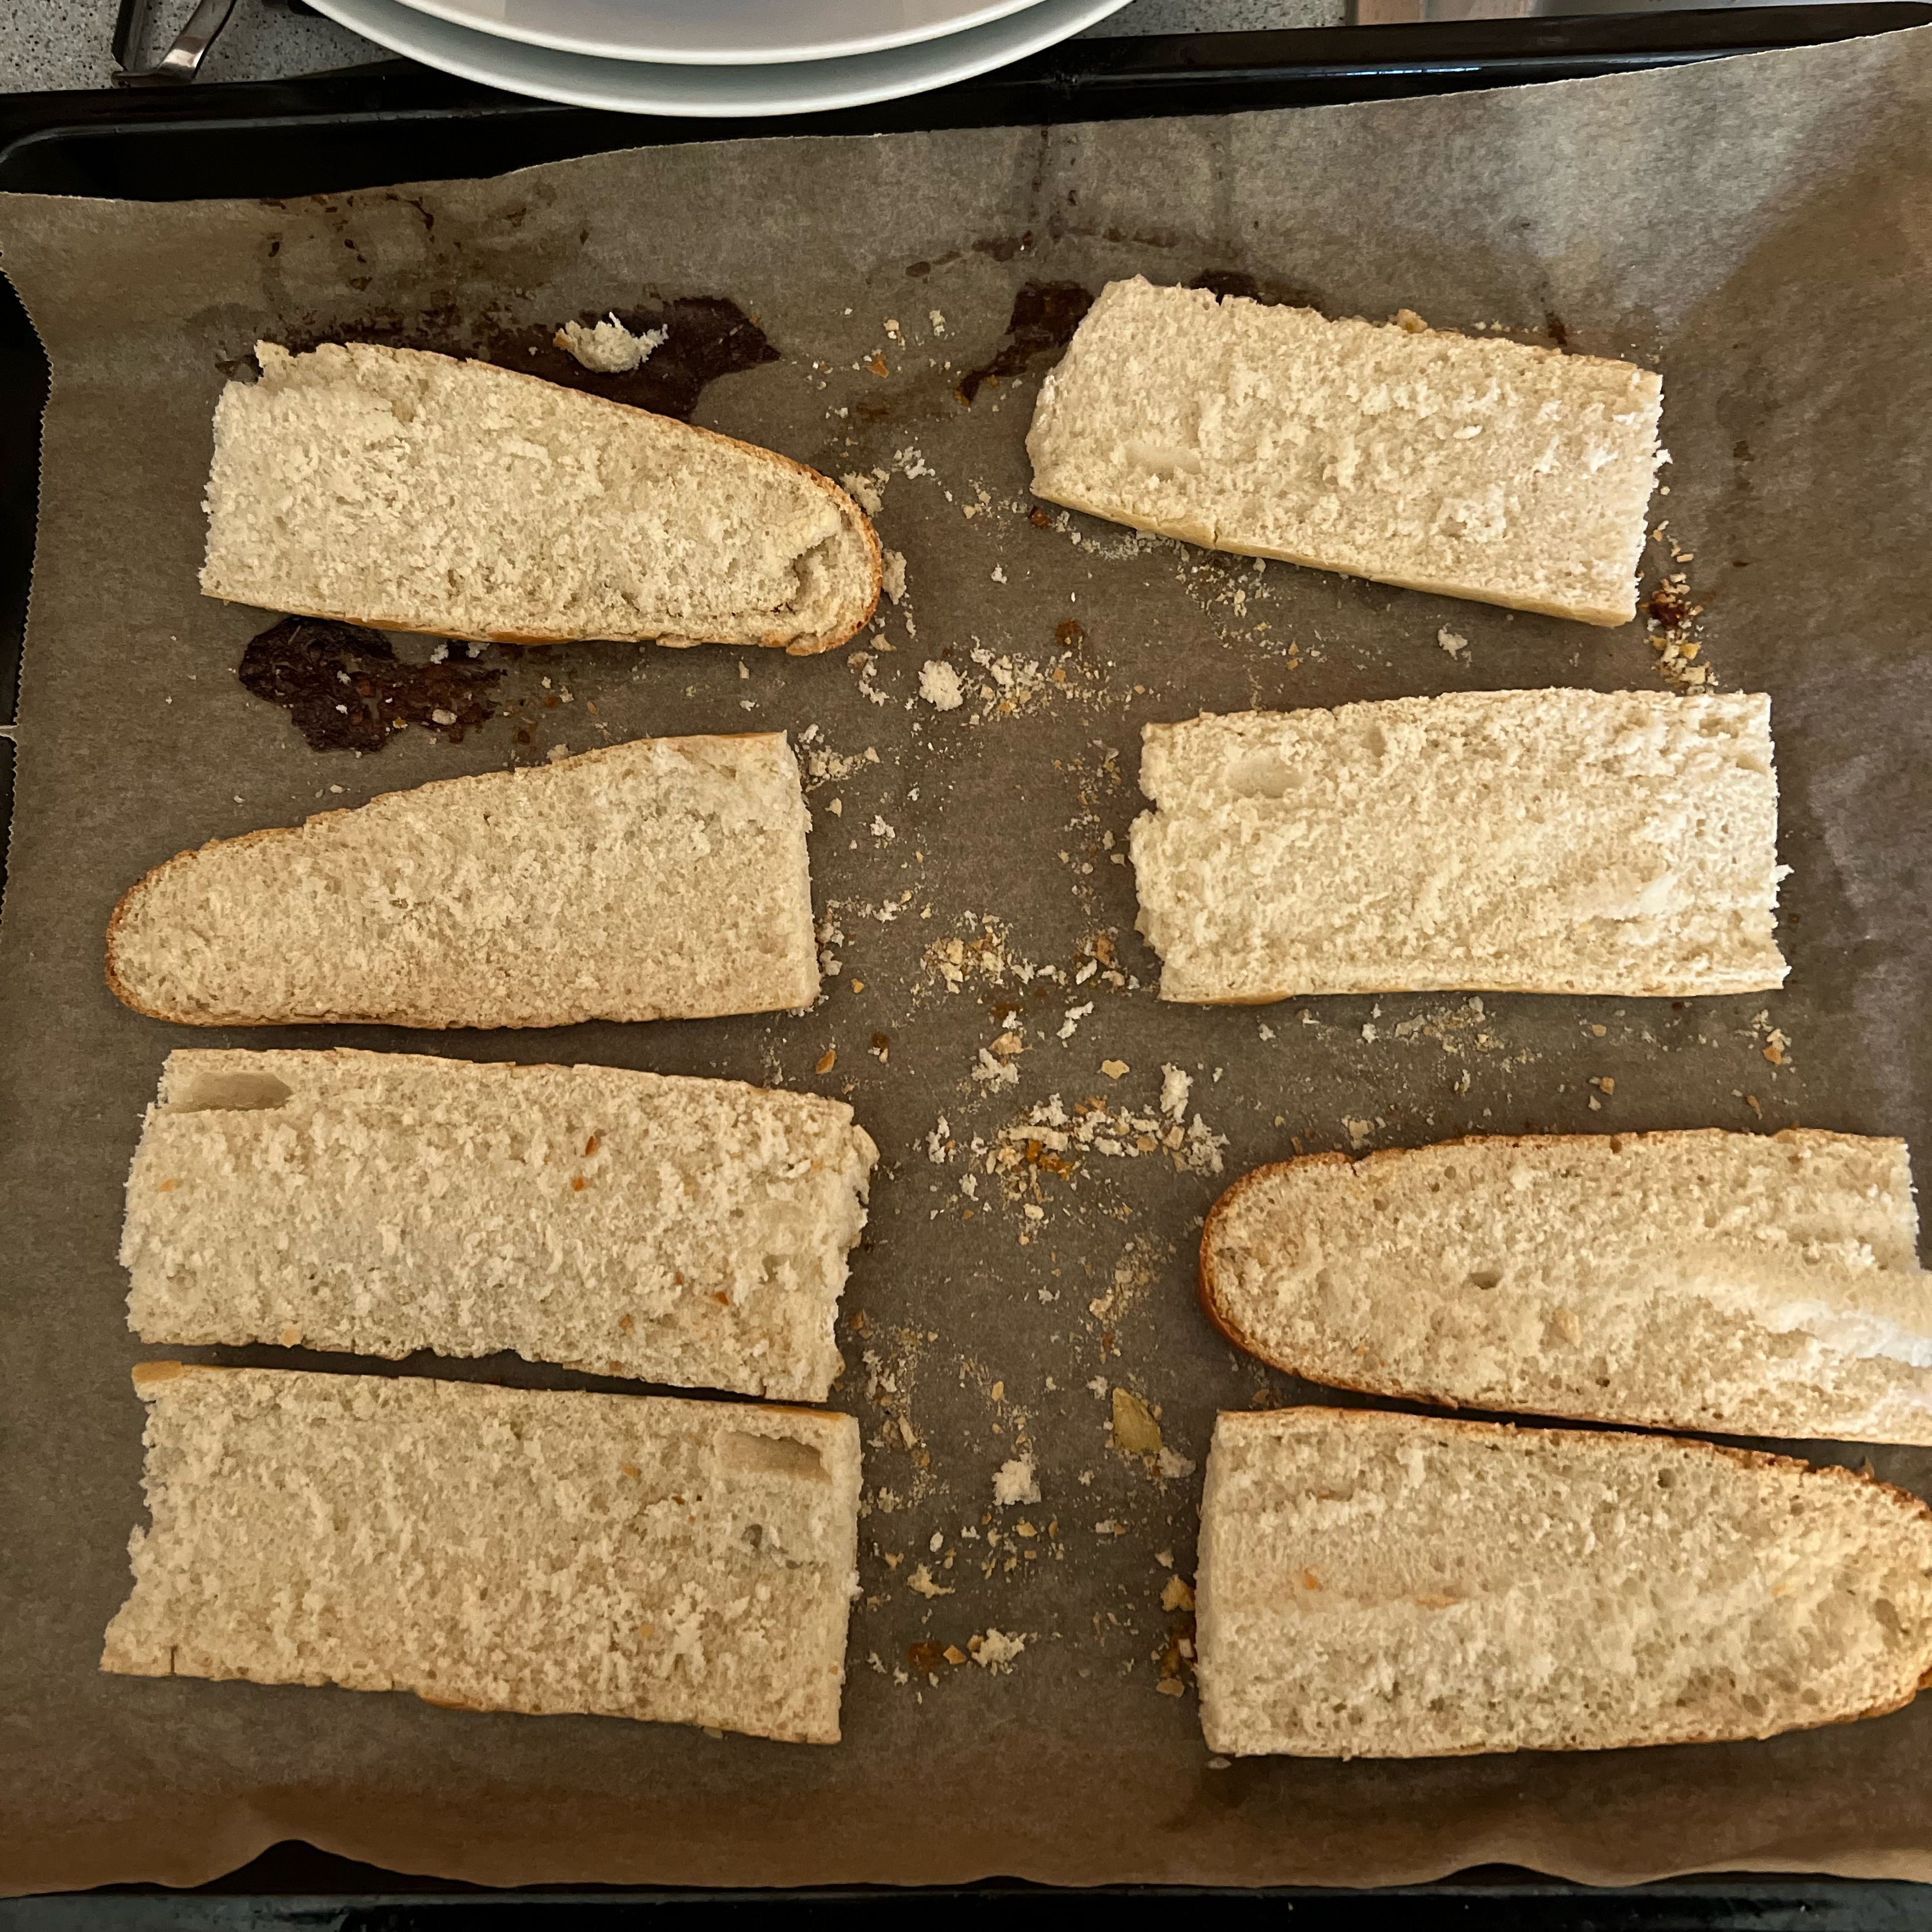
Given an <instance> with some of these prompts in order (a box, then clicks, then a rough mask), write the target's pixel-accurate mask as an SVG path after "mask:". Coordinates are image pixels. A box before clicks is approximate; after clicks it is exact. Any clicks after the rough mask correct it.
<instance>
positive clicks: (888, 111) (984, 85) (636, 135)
mask: <svg viewBox="0 0 1932 1932" xmlns="http://www.w3.org/2000/svg"><path fill="white" fill-rule="evenodd" d="M1928 24H1932V4H1928V0H1852V4H1846V0H1836V3H1835V4H1828V5H1811V6H1776V7H1756V8H1733V9H1725V10H1712V11H1710V12H1708V13H1666V14H1656V13H1649V14H1644V13H1633V14H1628V15H1622V16H1613V17H1604V16H1592V17H1585V18H1575V19H1568V20H1564V19H1533V20H1508V21H1469V22H1463V23H1453V24H1443V25H1433V26H1415V27H1371V28H1337V29H1334V30H1328V29H1315V30H1303V31H1286V32H1274V33H1253V34H1190V35H1179V36H1173V37H1162V36H1150V37H1142V38H1133V39H1121V40H1073V41H1070V42H1067V43H1064V44H1063V45H1062V46H1059V47H1057V48H1055V49H1050V50H1049V51H1048V52H1045V53H1043V54H1039V55H1034V57H1032V58H1031V59H1028V60H1026V61H1024V62H1020V63H1019V64H1018V65H1015V66H1013V67H1012V68H1007V69H1006V70H1004V71H1001V72H1000V73H998V74H992V75H989V76H986V77H983V78H982V79H980V80H976V81H971V82H967V83H962V84H961V85H959V86H955V87H950V88H947V89H942V90H940V91H938V92H934V93H931V94H926V95H918V96H915V97H913V98H911V99H909V100H906V101H893V102H887V103H883V104H879V105H876V106H873V107H865V108H857V109H852V110H841V111H839V112H837V113H829V114H817V115H793V116H787V117H784V118H771V119H763V120H755V121H699V120H685V119H672V118H658V117H651V116H642V115H621V114H611V113H600V112H596V111H593V110H587V109H583V108H574V107H562V106H559V105H556V104H552V103H549V102H544V101H529V100H526V99H523V98H520V97H518V96H516V95H506V94H503V93H500V92H496V91H495V90H493V89H488V88H485V87H481V86H477V85H475V84H474V83H470V82H467V81H463V80H456V79H454V78H452V77H449V76H446V75H443V74H437V73H434V72H432V71H430V70H428V69H426V68H421V67H418V66H416V65H413V63H410V62H403V61H393V62H382V63H380V64H378V65H374V66H371V67H367V68H356V69H353V70H351V71H347V72H344V73H339V74H326V75H319V76H315V77H310V78H307V79H303V80H285V81H272V82H247V83H225V84H208V83H202V84H197V85H196V86H193V87H191V88H182V89H133V90H126V91H121V90H110V91H104V92H98V93H92V92H77V93H51V94H23V95H10V96H0V190H13V191H17V192H22V193H41V194H69V195H94V196H112V197H116V198H121V199H134V200H148V201H161V200H181V199H195V198H199V197H202V196H224V197H225V196H258V195H260V196H266V195H276V196H281V195H293V194H303V193H317V192H323V191H327V190H344V189H349V188H354V187H368V186H372V185H375V184H381V183H386V182H392V181H407V180H411V179H429V178H456V177H466V176H469V177H473V176H480V175H492V174H499V173H502V172H505V171H507V170H508V169H513V168H517V167H523V166H529V165H530V164H532V163H535V162H538V161H544V160H559V159H562V158H564V157H568V156H572V155H578V154H595V153H601V152H604V151H607V150H610V149H613V148H625V147H636V146H647V145H656V144H660V143H667V142H689V141H704V140H715V139H726V138H739V137H742V136H747V135H757V134H773V133H780V134H787V135H798V134H808V133H889V132H893V131H898V130H911V129H922V128H935V127H987V126H996V125H1002V124H1005V125H1013V124H1031V123H1036V122H1054V121H1078V120H1099V119H1115V118H1128V117H1132V116H1135V115H1166V114H1200V113H1232V112H1236V111H1240V110H1248V109H1253V108H1268V107H1314V106H1326V105H1332V104H1339V103H1342V102H1346V101H1370V100H1386V99H1391V98H1398V97H1401V96H1404V95H1424V94H1442V93H1451V92H1457V91H1460V90H1466V89H1477V88H1488V87H1499V86H1516V85H1520V84H1522V83H1528V82H1532V81H1539V80H1580V79H1585V78H1589V77H1593V76H1597V75H1602V74H1619V73H1630V72H1634V71H1641V70H1643V69H1646V68H1657V67H1667V66H1673V65H1680V64H1682V63H1684V62H1689V61H1698V60H1709V59H1714V58H1721V57H1722V56H1724V55H1731V54H1739V53H1749V52H1766V51H1769V50H1771V49H1777V48H1781V47H1794V46H1811V45H1815V44H1818V43H1823V42H1826V41H1832V40H1848V39H1854V38H1857V37H1861V36H1863V35H1865V34H1875V33H1882V32H1886V31H1892V30H1894V29H1897V28H1906V27H1915V26H1926V25H1928ZM46 383H47V372H46V362H45V359H44V358H43V356H42V354H41V353H40V345H39V343H38V341H37V339H36V338H35V337H34V333H33V331H32V329H31V327H30V326H29V325H28V322H27V319H26V315H25V314H24V312H23V311H22V309H21V308H20V304H19V302H18V301H17V299H16V298H15V297H14V296H13V292H12V290H11V289H10V287H7V285H6V284H5V282H4V281H0V716H4V717H5V718H11V717H12V716H13V709H12V706H13V694H14V691H15V688H16V683H17V673H18V667H19V661H20V643H21V639H22V635H23V631H24V627H25V622H26V604H27V592H28V580H29V577H30V573H31V565H32V558H33V544H34V514H35V499H36V493H37V469H38V443H39V427H40V411H41V409H42V407H43V404H44V402H45V400H46ZM12 753H13V746H12V745H11V743H10V742H9V741H8V740H7V739H0V823H5V822H6V814H7V812H8V808H9V806H10V798H11V779H12V766H13V756H12ZM0 880H4V873H0ZM1114 1896H1115V1897H1117V1898H1118V1899H1119V1900H1121V1903H1120V1905H1119V1906H1115V1907H1114V1909H1127V1910H1129V1911H1133V1910H1136V1909H1145V1910H1150V1911H1152V1912H1160V1913H1163V1915H1165V1914H1169V1913H1172V1912H1187V1911H1188V1910H1189V1909H1190V1908H1196V1909H1198V1907H1199V1906H1201V1905H1203V1904H1210V1903H1211V1906H1212V1909H1214V1910H1215V1911H1216V1912H1217V1914H1225V1913H1229V1912H1233V1913H1235V1914H1237V1915H1241V1917H1242V1918H1244V1920H1245V1918H1246V1917H1247V1915H1250V1914H1257V1915H1259V1914H1264V1913H1265V1914H1266V1915H1268V1918H1269V1919H1270V1920H1271V1921H1274V1920H1275V1919H1276V1918H1278V1916H1279V1915H1282V1914H1283V1913H1292V1921H1291V1922H1292V1924H1295V1925H1299V1926H1309V1927H1315V1926H1326V1925H1331V1924H1343V1923H1345V1922H1346V1923H1350V1924H1354V1923H1358V1922H1361V1921H1364V1918H1368V1917H1374V1916H1376V1915H1379V1914H1381V1913H1385V1912H1388V1913H1393V1914H1394V1922H1400V1923H1402V1924H1407V1925H1413V1926H1415V1927H1434V1926H1438V1925H1451V1924H1454V1925H1466V1926H1471V1927H1477V1926H1480V1927H1484V1928H1486V1932H1487V1928H1491V1927H1494V1928H1499V1932H1514V1928H1517V1927H1556V1926H1570V1927H1583V1926H1589V1927H1593V1928H1594V1927H1601V1928H1604V1932H1623V1928H1638V1927H1642V1928H1644V1929H1645V1932H1662V1928H1673V1929H1674V1928H1678V1927H1700V1928H1707V1932H1731V1928H1742V1927H1751V1928H1754V1932H1785V1928H1796V1927H1807V1928H1813V1932H1852V1928H1856V1932H1890V1928H1893V1927H1900V1928H1903V1927H1914V1928H1915V1927H1927V1928H1932V1887H1927V1886H1917V1885H1908V1884H1903V1883H1892V1882H1862V1883H1861V1882H1852V1881H1846V1880H1840V1879H1823V1878H1805V1877H1790V1876H1777V1877H1764V1876H1736V1875H1733V1876H1717V1877H1709V1878H1700V1879H1679V1880H1673V1881H1667V1882H1661V1883H1659V1884H1656V1885H1646V1886H1638V1887H1633V1888H1627V1889H1610V1890H1592V1889H1590V1888H1586V1887H1583V1886H1578V1885H1567V1884H1564V1883H1561V1882H1555V1881H1552V1880H1549V1879H1542V1878H1539V1877H1538V1876H1535V1875H1533V1874H1531V1873H1517V1872H1511V1871H1505V1870H1486V1871H1484V1872H1481V1873H1466V1874H1464V1875H1463V1876H1461V1877H1460V1878H1458V1879H1453V1880H1450V1881H1446V1882H1443V1883H1442V1884H1440V1885H1428V1886H1403V1887H1392V1888H1388V1889H1386V1890H1384V1891H1379V1892H1367V1893H1365V1892H1355V1891H1328V1890H1321V1889H1317V1888H1277V1889H1273V1890H1269V1891H1242V1892H1221V1893H1216V1894H1208V1893H1205V1892H1203V1891H1199V1890H1197V1889H1194V1888H1187V1889H1184V1890H1182V1889H1157V1888H1147V1887H1134V1888H1123V1889H1122V1891H1121V1892H1119V1893H1117V1894H1115V1895H1114ZM1130 1901H1131V1902H1130ZM935 1904H938V1905H940V1906H941V1907H942V1909H947V1910H949V1911H950V1912H959V1913H963V1914H969V1915H974V1916H975V1917H992V1916H993V1915H998V1916H1000V1917H1001V1918H1016V1917H1018V1918H1027V1919H1031V1918H1036V1917H1041V1916H1044V1915H1046V1914H1047V1913H1049V1912H1050V1913H1053V1914H1055V1915H1058V1914H1059V1913H1061V1912H1064V1910H1065V1909H1067V1898H1066V1896H1065V1894H1060V1893H1056V1892H1055V1891H1052V1890H1051V1889H1050V1888H1046V1887H1042V1886H1035V1885H1019V1884H1016V1883H1013V1882H1006V1881H998V1880H996V1881H992V1882H988V1883H986V1884H984V1885H975V1886H968V1887H962V1888H953V1889H949V1890H944V1891H927V1892H922V1893H916V1894H907V1893H905V1892H903V1891H886V1890H874V1889H871V1888H856V1889H838V1890H826V1891H811V1892H803V1893H773V1892H737V1893H721V1892H715V1891H688V1890H664V1891H631V1890H621V1889H618V1888H611V1887H605V1886H586V1887H583V1888H576V1889H573V1888H548V1887H547V1888H543V1889H541V1890H538V1891H528V1892H520V1893H518V1892H496V1893H492V1892H490V1891H485V1890H484V1889H482V1888H478V1887H474V1886H469V1885H452V1884H450V1883H449V1882H447V1881H445V1880H441V1879H433V1878H421V1877H417V1878H411V1877H407V1876H401V1875H398V1874H397V1873H389V1872H384V1871H380V1870H377V1869H376V1868H375V1867H371V1866H367V1865H360V1864H354V1863H353V1862H351V1861H348V1860H346V1859H341V1858H333V1857H331V1856H329V1855H326V1854H323V1853H321V1852H316V1851H314V1850H312V1849H311V1848H309V1847H308V1846H305V1845H300V1844H286V1845H281V1846H276V1847H275V1848H274V1849H272V1850H270V1851H269V1852H264V1853H263V1855H261V1856H260V1858H257V1859H256V1860H255V1861H254V1862H253V1863H252V1864H249V1865H248V1866H245V1867H243V1868H242V1870H239V1871H237V1872H235V1873H230V1874H229V1875H228V1876H226V1878H223V1879H217V1880H215V1881H214V1882H211V1884H210V1885H206V1886H203V1887H202V1888H199V1890H198V1891H194V1892H191V1893H184V1892H179V1891H169V1890H166V1889H165V1888H161V1887H158V1886H119V1887H113V1888H107V1889H105V1890H103V1891H95V1892H89V1893H86V1894H70V1895H65V1896H58V1897H44V1898H38V1899H20V1900H10V1901H0V1932H71V1929H72V1928H80V1927H95V1926H101V1927H108V1928H111V1932H147V1928H149V1927H154V1928H160V1927H168V1928H169V1932H186V1928H200V1927H208V1928H217V1927H218V1928H222V1932H226V1928H229V1927H234V1928H236V1929H237V1932H239V1928H241V1927H249V1928H251V1932H254V1928H275V1927H296V1926H302V1927H330V1928H336V1927H341V1928H345V1929H346V1928H349V1927H355V1928H357V1932H365V1928H367V1932H377V1928H380V1929H381V1932H401V1928H404V1927H408V1928H416V1927H452V1928H454V1927H457V1926H458V1925H468V1924H474V1923H475V1922H478V1921H479V1920H481V1921H486V1922H487V1923H488V1924H491V1925H502V1926H504V1927H510V1926H523V1925H534V1924H555V1923H558V1922H559V1921H562V1922H566V1923H575V1922H579V1921H581V1922H583V1923H586V1924H616V1923H617V1922H619V1921H624V1922H629V1921H631V1920H633V1919H634V1918H639V1917H640V1916H641V1914H642V1913H643V1911H645V1910H647V1909H657V1910H662V1909H667V1908H671V1907H675V1906H699V1907H703V1908H706V1909H708V1910H709V1911H710V1912H766V1911H769V1910H771V1909H783V1910H786V1911H787V1912H791V1913H793V1914H796V1915H801V1916H802V1917H804V1918H807V1919H811V1920H814V1921H829V1920H830V1919H831V1918H833V1917H834V1916H836V1917H837V1918H838V1919H839V1920H841V1921H853V1920H869V1919H871V1918H875V1917H883V1915H886V1914H891V1915H893V1916H895V1917H897V1916H898V1915H901V1914H903V1913H904V1912H906V1911H907V1909H909V1908H910V1909H913V1910H916V1911H928V1910H930V1909H932V1907H933V1906H935Z"/></svg>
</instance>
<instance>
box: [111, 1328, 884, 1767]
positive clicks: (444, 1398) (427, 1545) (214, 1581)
mask: <svg viewBox="0 0 1932 1932" xmlns="http://www.w3.org/2000/svg"><path fill="white" fill-rule="evenodd" d="M174 1368H175V1365H173V1364H155V1365H153V1366H152V1367H149V1368H148V1369H147V1370H145V1371H143V1372H142V1374H141V1376H139V1378H137V1381H138V1383H139V1386H140V1388H141V1393H142V1395H143V1396H144V1397H145V1398H146V1399H147V1400H148V1403H149V1412H148V1428H147V1435H146V1439H145V1440H146V1443H147V1448H148V1462H147V1471H146V1478H145V1483H146V1490H147V1496H148V1507H149V1509H150V1511H151V1515H152V1519H153V1520H152V1526H151V1528H149V1529H146V1530H145V1531H143V1530H138V1529H137V1530H136V1532H134V1535H133V1538H132V1540H131V1541H130V1552H131V1554H132V1556H133V1570H134V1578H135V1582H134V1589H133V1595H131V1596H130V1598H129V1599H128V1601H127V1604H125V1605H124V1607H123V1608H122V1609H121V1611H120V1613H118V1616H116V1617H115V1619H114V1621H113V1623H112V1625H110V1627H109V1630H108V1633H107V1649H106V1652H105V1655H104V1658H103V1660H102V1662H103V1666H104V1668H106V1669H107V1670H115V1671H121V1672H125V1673H132V1674H135V1675H145V1676H167V1675H173V1676H184V1677H208V1678H217V1679H228V1678H245V1679H250V1680H251V1681H253V1682H257V1683H264V1684H311V1685H319V1684H338V1685H343V1686H344V1687H346V1688H349V1689H351V1690H361V1691H392V1690H398V1691H415V1692H416V1693H417V1694H419V1696H422V1697H427V1698H429V1699H431V1700H433V1701H436V1702H439V1703H451V1704H456V1705H460V1706H468V1707H470V1708H472V1709H487V1710H505V1711H523V1712H565V1711H574V1712H592V1713H597V1714H601V1715H608V1716H616V1717H629V1718H656V1719H661V1720H664V1721H670V1722H674V1723H679V1724H708V1725H711V1726H712V1727H716V1728H719V1729H723V1730H738V1731H745V1732H748V1733H751V1734H753V1735H754V1736H763V1737H778V1738H786V1739H794V1740H799V1741H804V1742H835V1741H836V1739H837V1738H838V1702H839V1695H840V1690H841V1685H842V1682H843V1678H844V1649H845V1627H846V1617H847V1604H848V1602H849V1600H850V1594H851V1592H852V1590H853V1586H854V1585H855V1583H856V1525H857V1506H858V1487H859V1441H858V1430H857V1426H856V1424H855V1423H854V1422H853V1421H852V1419H851V1418H850V1417H849V1416H841V1415H825V1414H822V1413H818V1412H811V1411H805V1410H787V1409H767V1408H761V1407H758V1406H748V1405H745V1404H742V1403H694V1402H686V1401H681V1400H674V1399H671V1398H667V1397H649V1398H643V1397H629V1396H609V1395H589V1394H574V1393H556V1392H547V1391H546V1392H538V1391H520V1390H512V1389H504V1388H490V1387H488V1386H486V1385H481V1384H469V1383H458V1382H426V1381H421V1380H417V1379H412V1378H404V1379H389V1378H385V1377H376V1376H320V1375H309V1374H302V1373H287V1372H283V1371H278V1370H252V1369H251V1370H209V1369H193V1368H190V1369H186V1370H179V1369H175V1373H172V1374H169V1373H168V1371H169V1370H170V1369H174Z"/></svg>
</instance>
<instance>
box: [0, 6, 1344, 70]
mask: <svg viewBox="0 0 1932 1932" xmlns="http://www.w3.org/2000/svg"><path fill="white" fill-rule="evenodd" d="M193 5H194V0H154V5H153V7H152V10H151V21H150V30H149V36H148V37H149V40H150V43H151V44H150V46H148V49H147V50H146V52H145V55H144V58H148V59H151V58H153V57H154V55H155V54H156V53H157V52H159V51H160V49H162V48H163V47H165V46H166V45H167V44H168V43H169V41H170V40H172V39H173V37H174V36H175V33H176V32H177V31H179V28H180V26H181V23H182V22H183V21H184V20H186V19H187V16H188V14H189V13H190V12H191V11H192V10H193ZM1343 6H1344V0H1132V4H1131V5H1129V6H1127V7H1126V8H1124V10H1122V11H1121V12H1120V13H1117V14H1115V16H1114V17H1112V19H1111V20H1106V21H1105V22H1103V23H1102V24H1101V25H1100V26H1099V27H1098V28H1095V29H1094V31H1095V32H1097V33H1099V34H1175V33H1233V32H1237V31H1241V30H1243V29H1244V28H1259V27H1323V26H1337V25H1339V24H1340V21H1341V20H1342V17H1343ZM117 11H118V0H0V91H4V92H10V93H19V92H24V91H25V90H26V89H34V88H48V87H105V86H107V85H108V83H109V76H110V72H111V71H112V68H113V59H112V57H111V56H110V54H109V52H108V40H109V37H110V35H111V34H113V30H114V20H115V13H116V12H117ZM388 58H389V55H388V53H387V52H385V50H384V49H382V48H381V47H379V46H375V45H374V44H373V43H371V42H370V41H368V40H364V39H362V37H360V36H359V35H358V34H352V33H350V31H348V30H347V28H343V27H338V26H335V24H334V23H333V22H332V21H329V20H323V19H322V18H321V17H320V16H319V15H317V14H310V13H299V12H297V11H296V10H293V8H292V7H290V5H289V0H239V5H238V7H236V13H235V17H234V18H233V20H231V21H229V23H228V28H227V31H226V32H225V33H224V34H223V35H222V37H221V38H220V40H218V41H217V43H216V44H215V46H214V49H213V50H212V51H211V52H210V53H209V55H208V60H207V63H206V65H205V68H204V69H203V73H204V75H205V78H207V79H208V80H269V79H272V78H274V77H278V76H280V75H284V74H317V73H321V72H323V71H326V70H327V69H329V68H342V67H356V66H359V65H361V64H362V63H363V62H365V61H372V60H386V59H388Z"/></svg>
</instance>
